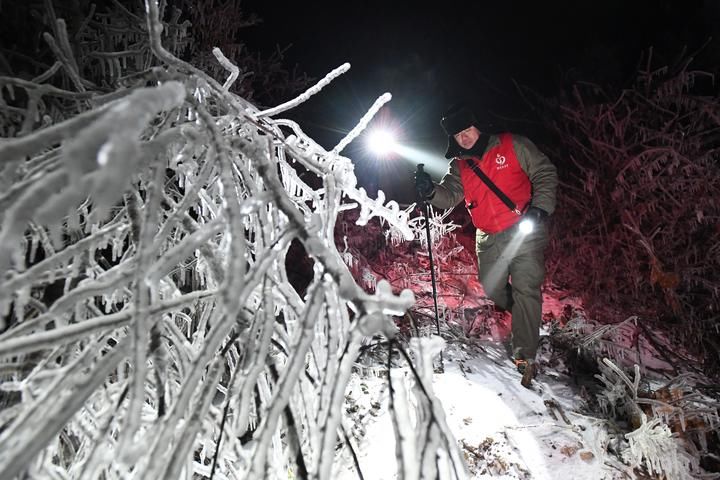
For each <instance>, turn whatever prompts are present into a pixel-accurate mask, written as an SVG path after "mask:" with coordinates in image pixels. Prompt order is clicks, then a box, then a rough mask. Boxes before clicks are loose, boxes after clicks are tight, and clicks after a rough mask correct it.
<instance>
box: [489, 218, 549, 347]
mask: <svg viewBox="0 0 720 480" xmlns="http://www.w3.org/2000/svg"><path fill="white" fill-rule="evenodd" d="M475 241H476V244H475V246H476V250H477V257H478V273H479V278H480V283H482V286H483V288H484V289H485V294H486V295H487V296H488V298H490V300H492V301H493V302H494V303H495V305H496V306H497V307H498V308H500V309H503V310H509V311H511V312H512V349H513V353H514V355H515V358H521V359H526V360H535V355H536V354H537V348H538V342H539V340H540V323H541V321H542V293H541V287H542V284H543V281H544V279H545V255H544V251H545V247H546V246H547V243H548V234H547V226H546V225H544V224H541V225H536V227H535V230H534V231H533V232H532V233H530V234H528V235H523V234H521V233H520V232H519V231H518V228H517V224H516V225H514V226H513V227H510V228H508V229H507V230H505V231H503V232H500V233H495V234H487V233H484V232H482V231H480V230H478V232H477V235H476V237H475Z"/></svg>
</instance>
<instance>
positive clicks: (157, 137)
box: [0, 0, 457, 480]
mask: <svg viewBox="0 0 720 480" xmlns="http://www.w3.org/2000/svg"><path fill="white" fill-rule="evenodd" d="M145 5H146V8H147V18H146V19H145V21H146V30H147V32H146V33H147V35H148V38H147V39H145V41H146V42H147V44H146V45H145V46H144V47H142V46H140V47H138V46H136V45H134V44H133V42H132V41H127V38H124V37H122V35H120V34H118V33H117V32H115V33H113V35H114V36H115V37H119V38H114V37H113V39H112V40H113V42H114V43H113V45H115V44H117V45H121V51H120V52H115V53H116V55H113V52H109V51H101V52H94V53H96V54H97V55H95V56H94V57H93V58H98V59H100V62H101V63H100V64H101V65H106V64H107V66H108V68H110V66H112V69H113V75H115V76H116V77H117V78H122V79H124V81H127V82H137V83H135V84H134V86H133V87H131V88H126V89H123V90H118V91H117V92H111V93H106V92H98V91H97V90H96V87H95V86H94V84H93V83H92V82H89V81H87V80H85V79H84V78H82V77H81V76H80V75H82V72H83V71H84V70H83V68H80V65H83V63H82V58H81V57H79V56H78V57H77V58H75V57H74V56H73V55H80V54H81V53H82V52H78V51H73V50H71V49H69V48H68V38H67V35H68V32H67V31H66V30H65V23H64V22H62V21H61V20H53V22H55V23H54V25H55V27H56V28H57V29H58V30H57V31H55V34H54V36H53V37H52V39H51V38H48V40H49V41H50V43H51V45H53V47H54V48H53V50H54V51H55V52H56V54H57V55H58V59H57V61H58V62H57V64H56V66H53V67H51V69H50V70H48V71H47V72H46V73H45V74H42V75H41V76H40V77H39V78H36V82H42V81H45V80H46V79H48V78H49V76H50V75H51V74H52V72H55V71H57V70H59V69H63V71H65V72H67V73H68V75H69V76H70V82H69V84H70V85H71V87H68V88H73V87H72V86H74V88H75V89H76V90H78V91H77V92H74V94H75V95H71V96H70V97H67V98H72V99H74V100H76V99H90V100H92V99H95V100H97V98H99V97H97V95H98V94H100V95H102V98H103V100H104V101H107V102H108V103H105V104H103V105H100V106H93V104H91V102H88V104H87V108H90V110H87V111H85V112H83V113H78V112H77V111H74V110H73V111H71V114H70V115H69V118H65V119H60V121H58V122H57V123H55V124H53V125H45V124H38V123H34V122H25V127H26V128H25V129H24V130H23V131H22V132H23V133H22V136H19V137H16V138H4V139H2V140H0V168H2V169H3V175H5V174H7V175H8V176H7V178H12V179H13V182H11V183H12V185H11V188H10V193H11V194H10V195H7V196H2V197H0V202H3V203H2V204H3V205H7V209H3V212H0V221H1V222H2V224H1V225H0V375H2V378H1V379H2V381H3V390H2V391H0V409H3V411H2V413H3V415H2V417H0V418H2V421H3V423H2V425H0V430H1V431H2V433H0V477H2V478H13V477H15V476H22V475H26V474H27V475H36V476H58V477H63V478H81V477H85V478H89V477H93V478H95V477H103V478H108V479H119V478H123V479H126V478H178V477H183V478H184V477H188V478H189V477H192V476H210V475H213V474H214V475H215V476H216V478H241V477H242V478H248V477H249V478H268V477H271V478H287V477H288V475H289V474H290V472H296V473H298V475H305V474H306V475H307V476H308V477H310V478H316V479H318V480H327V479H329V478H331V475H332V467H333V464H334V463H335V460H336V452H335V444H336V440H337V435H338V432H342V431H343V423H342V420H343V417H344V416H345V415H346V412H345V410H344V409H343V405H342V403H343V401H344V398H345V388H346V386H347V384H348V382H349V379H350V375H351V372H352V367H353V365H354V364H355V363H356V360H357V358H358V355H359V352H360V347H361V345H362V343H363V341H364V340H365V339H366V338H367V337H369V336H374V335H383V336H385V337H386V338H393V337H394V336H395V335H396V333H397V328H396V326H395V324H394V322H393V317H394V316H397V315H402V314H404V312H405V311H406V310H407V309H408V308H409V307H410V306H411V305H412V304H413V303H414V301H415V298H414V296H413V294H412V292H411V291H409V290H404V291H401V292H399V293H397V292H393V290H392V288H391V287H390V285H389V284H388V283H387V282H384V281H381V282H378V283H377V286H376V290H375V292H374V293H367V292H365V291H364V290H363V288H362V287H361V286H360V285H358V284H357V283H356V281H355V280H354V278H353V276H352V274H351V272H350V271H349V270H348V268H347V266H346V263H345V262H344V260H343V257H342V255H341V254H340V252H339V251H338V249H337V246H336V245H335V243H334V231H335V222H336V217H337V215H338V213H339V212H340V211H342V210H345V209H350V208H358V209H359V210H360V219H359V222H367V221H368V220H369V219H371V218H372V217H379V218H380V219H382V222H383V223H384V224H386V225H388V226H389V227H391V228H393V229H395V231H396V232H401V234H402V235H403V236H404V237H405V238H407V239H410V238H412V236H413V231H412V228H411V227H410V226H409V225H408V217H409V211H408V210H400V208H399V206H398V205H397V203H395V202H387V203H386V202H385V198H384V195H383V194H382V193H380V194H379V195H378V198H370V197H368V195H367V193H366V192H365V191H364V190H363V189H361V188H358V187H357V178H356V177H355V173H354V168H353V164H352V162H351V160H350V159H349V158H346V157H342V156H341V155H340V154H339V153H340V152H341V151H342V150H343V148H344V147H345V146H346V145H347V144H348V143H349V142H350V141H352V140H353V139H354V138H355V137H356V136H357V135H358V134H359V133H360V132H361V131H362V130H363V129H364V128H365V127H366V126H367V124H368V122H369V120H370V119H371V118H372V116H373V115H374V114H375V113H376V112H377V110H378V109H379V108H380V107H381V106H382V105H383V104H384V103H385V102H386V101H388V100H389V98H390V96H389V94H386V95H384V96H382V97H381V98H380V99H378V101H377V102H375V104H374V105H373V106H372V107H371V108H370V110H369V111H368V113H367V114H366V115H365V116H363V117H362V118H361V119H359V122H358V125H357V126H356V127H355V128H354V129H352V131H351V132H350V134H349V135H348V136H347V137H346V138H345V139H343V141H342V142H340V144H338V146H337V147H336V148H335V149H333V150H332V151H329V152H328V151H326V150H324V149H323V148H322V147H320V146H319V145H318V144H317V143H316V142H315V141H313V140H312V139H311V138H309V137H308V136H307V135H306V134H305V133H304V132H303V131H302V129H301V128H300V126H299V125H297V124H296V123H294V122H292V121H290V120H286V119H277V118H274V117H275V116H277V115H279V114H280V113H282V112H283V111H285V110H287V109H289V108H292V107H294V106H296V105H298V104H300V103H302V102H303V101H305V100H306V99H307V98H309V97H310V96H311V95H314V94H316V93H318V92H319V91H320V90H321V89H322V88H323V87H324V86H326V85H327V84H329V83H330V82H331V81H332V80H333V79H334V78H336V77H337V76H338V75H340V74H342V73H344V72H345V71H347V70H348V68H349V65H348V64H345V65H343V66H341V67H340V68H338V69H336V70H334V71H332V72H331V73H330V74H328V75H327V76H326V77H325V78H324V79H323V80H321V81H320V82H319V83H318V84H317V85H315V86H314V87H312V88H310V89H309V90H307V91H306V92H305V93H304V94H302V95H301V96H300V97H298V98H296V99H295V100H293V101H291V102H287V103H285V104H282V105H279V106H277V107H275V108H272V109H269V110H265V111H263V112H258V109H257V108H255V107H254V106H253V105H252V104H250V103H249V102H247V101H246V100H244V99H243V98H241V97H239V96H237V95H235V94H233V93H231V92H230V91H229V88H230V86H231V84H232V82H233V81H234V80H235V79H236V78H237V76H238V73H239V70H238V68H237V67H236V66H235V65H233V64H232V63H231V62H230V61H229V60H228V59H227V58H226V57H225V56H224V55H223V54H222V52H220V51H219V50H216V51H214V53H215V55H216V58H217V59H218V61H219V62H220V63H221V64H222V65H223V66H224V67H225V68H227V69H228V70H229V71H230V78H229V79H228V80H227V81H226V82H225V84H224V85H223V86H221V85H219V84H218V83H217V82H216V81H215V80H213V79H212V78H211V77H210V76H208V75H207V74H205V73H204V72H202V71H200V70H199V69H197V68H196V67H194V66H192V65H190V64H188V63H186V62H183V61H181V60H180V59H178V58H177V57H176V56H175V55H173V54H172V53H171V52H170V49H167V48H165V47H164V46H163V42H168V41H169V42H172V41H177V38H175V37H172V36H171V35H169V29H166V27H168V26H173V25H175V26H176V25H177V15H175V16H172V15H171V19H170V20H169V21H165V18H166V15H163V13H162V12H161V9H160V8H159V7H160V6H159V5H158V4H157V2H156V1H155V0H146V1H145ZM127 13H128V18H132V15H133V14H132V13H131V12H127ZM88 21H89V20H86V22H84V24H83V25H87V24H88ZM91 25H93V23H91ZM81 28H85V26H81ZM141 31H142V30H141V29H140V28H138V27H136V28H135V29H134V30H132V33H131V34H128V35H134V36H137V35H139V33H138V32H141ZM172 31H173V32H175V33H173V35H176V34H177V30H172ZM113 35H111V37H112V36H113ZM133 40H134V41H139V40H138V38H134V39H133ZM148 45H149V48H148ZM105 48H106V49H107V46H106V47H105ZM143 48H145V51H146V52H149V51H151V52H153V54H154V55H155V60H154V62H155V66H152V67H151V68H149V69H148V66H147V65H146V66H144V70H143V71H142V72H124V71H122V68H123V65H124V62H120V59H124V58H125V57H127V56H128V55H132V54H133V52H136V53H137V54H138V55H140V53H138V52H141V51H142V50H143ZM86 54H87V52H86ZM138 63H142V62H138ZM103 68H105V67H103ZM121 74H122V75H121ZM66 80H67V79H66ZM149 80H152V83H151V85H153V86H151V87H148V86H146V85H148V83H147V82H148V81H149ZM0 83H1V84H2V85H12V86H15V87H21V88H25V89H26V91H28V92H30V94H31V96H32V95H44V94H48V95H53V94H59V93H61V92H57V91H54V90H50V89H45V90H42V89H43V87H44V86H45V84H41V83H32V84H26V83H24V84H18V83H17V81H16V80H14V79H13V80H8V79H0ZM48 88H49V87H48ZM83 90H85V92H83ZM86 95H87V96H86ZM38 98H39V97H38ZM98 103H99V101H98ZM83 105H84V104H83ZM32 108H33V106H32V105H28V107H27V110H28V111H30V110H32ZM24 118H25V117H21V122H22V121H23V120H24ZM287 129H290V130H291V131H292V134H291V135H289V136H288V137H287V138H286V137H285V136H284V134H285V131H286V130H287ZM308 177H312V178H308ZM4 178H5V177H4ZM348 199H349V200H350V202H348V201H347V200H348ZM298 242H299V243H300V244H301V245H302V250H303V255H307V257H309V260H310V261H311V262H312V265H313V267H312V269H311V270H312V271H311V272H308V273H307V275H306V276H307V278H305V279H304V280H305V281H307V283H306V284H305V285H298V281H297V279H296V278H294V277H293V276H292V275H290V274H289V273H292V272H289V271H288V269H290V268H292V267H293V266H294V263H298V262H297V261H298V260H299V259H297V258H295V257H293V255H295V254H294V253H292V254H291V253H290V252H291V251H293V252H294V251H295V250H293V249H292V248H291V246H293V245H294V244H295V243H298ZM305 292H307V293H305ZM423 356H432V352H430V353H427V354H423ZM423 368H424V369H425V370H427V366H425V367H422V368H421V370H422V369H423ZM427 381H428V379H427V376H426V377H425V378H424V380H423V379H422V378H420V377H418V379H417V382H418V383H417V384H418V385H421V387H419V388H420V389H421V392H422V398H423V402H425V403H424V404H425V405H426V406H427V408H429V409H430V412H431V414H430V415H431V416H432V418H433V419H434V420H433V422H434V423H433V425H434V427H433V428H434V430H432V432H433V437H432V438H431V439H429V440H428V441H427V442H425V441H423V442H421V443H420V444H421V445H423V449H424V450H423V452H424V453H423V456H422V458H424V459H429V458H431V457H432V458H435V457H436V454H437V453H438V452H441V453H442V454H443V455H441V456H443V458H447V459H448V460H447V461H448V462H450V463H452V464H453V465H454V464H455V463H456V461H457V455H456V454H457V452H454V450H455V447H454V445H452V444H451V442H449V441H448V438H449V437H447V434H448V432H447V428H446V426H445V425H444V423H443V420H442V415H441V412H440V411H439V410H438V408H439V407H438V405H439V404H438V403H437V401H436V400H433V396H432V392H431V391H430V390H429V389H428V388H426V386H425V383H424V382H427ZM5 391H10V392H12V395H9V396H5V395H4V393H5ZM398 392H399V397H398V399H397V402H396V406H397V408H398V410H397V412H399V413H400V414H401V417H399V418H404V420H402V421H401V423H400V424H398V425H399V426H401V427H402V429H403V430H402V431H403V432H405V434H406V435H409V434H410V433H412V432H411V429H410V428H409V427H408V422H407V420H408V418H410V415H411V411H410V410H408V409H407V406H405V405H404V403H406V402H409V401H410V400H409V398H410V397H411V396H417V392H414V391H411V390H410V389H409V388H404V386H398ZM3 402H5V403H3ZM403 412H404V413H403ZM405 414H407V415H405ZM402 415H405V417H402ZM407 438H410V437H407ZM408 451H410V450H408ZM453 452H454V453H453ZM416 457H417V455H410V456H409V457H408V458H416ZM428 461H429V460H428ZM421 468H425V467H421V466H418V467H417V468H415V470H413V471H420V470H421ZM409 470H412V469H408V471H409Z"/></svg>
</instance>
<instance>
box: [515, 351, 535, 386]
mask: <svg viewBox="0 0 720 480" xmlns="http://www.w3.org/2000/svg"><path fill="white" fill-rule="evenodd" d="M515 367H517V371H518V372H520V373H521V374H522V379H521V380H520V385H522V386H523V387H525V388H530V384H531V383H532V379H533V378H535V375H537V365H536V364H535V362H533V361H532V360H530V361H528V360H523V359H521V358H516V359H515Z"/></svg>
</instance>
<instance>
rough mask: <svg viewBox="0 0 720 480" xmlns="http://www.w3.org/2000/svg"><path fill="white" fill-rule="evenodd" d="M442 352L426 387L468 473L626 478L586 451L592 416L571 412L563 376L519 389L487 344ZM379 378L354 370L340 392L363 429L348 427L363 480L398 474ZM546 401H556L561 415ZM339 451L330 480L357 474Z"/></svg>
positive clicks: (544, 377) (500, 354)
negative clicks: (439, 367)
mask: <svg viewBox="0 0 720 480" xmlns="http://www.w3.org/2000/svg"><path fill="white" fill-rule="evenodd" d="M444 353H445V371H444V373H436V374H435V375H434V377H433V389H434V393H435V394H436V395H437V397H438V398H439V399H440V401H441V402H442V404H443V407H444V409H445V412H446V415H447V422H448V424H449V426H450V428H451V430H452V432H453V434H454V435H455V438H456V440H457V442H458V445H460V446H461V448H462V450H463V453H464V455H465V458H466V461H467V465H468V468H469V470H470V477H469V478H473V479H480V478H502V479H538V480H540V479H550V478H554V479H564V478H572V479H579V480H583V479H588V480H589V479H594V480H595V479H615V478H627V477H625V476H624V475H623V474H622V473H621V472H620V471H618V470H617V469H615V468H613V467H610V466H608V465H605V464H603V463H602V461H601V460H599V459H598V458H599V456H600V455H602V453H601V452H595V453H593V442H594V437H596V433H597V432H596V429H595V428H594V427H593V425H592V421H593V419H590V418H589V417H583V416H581V415H577V414H573V413H572V411H573V410H579V409H580V408H581V406H582V399H581V398H580V396H579V395H578V393H577V392H575V391H574V390H573V389H572V388H570V387H569V386H568V383H567V381H568V380H567V379H565V378H553V377H554V376H555V374H554V372H547V373H541V374H540V375H539V376H538V378H537V382H535V385H534V388H533V390H528V389H525V388H523V387H522V386H521V385H520V374H519V373H517V372H516V371H515V370H514V367H513V365H512V362H511V361H510V360H509V359H507V358H506V357H505V354H504V349H503V348H502V346H501V345H499V344H497V343H494V342H483V343H482V344H477V345H460V344H455V345H449V346H447V348H446V350H445V352H444ZM385 384H386V381H385V379H383V378H382V376H369V377H364V376H362V375H359V374H356V375H354V376H353V379H352V381H351V382H350V385H349V386H348V390H347V392H346V408H350V407H352V408H355V409H357V410H356V414H357V416H358V417H362V418H363V421H362V422H360V423H361V424H362V426H363V427H362V428H361V429H358V428H357V426H356V427H355V428H354V430H353V432H354V433H355V435H356V436H359V437H360V438H358V441H359V448H358V461H359V464H360V468H361V470H362V475H363V477H364V478H365V479H377V480H383V479H393V478H397V477H396V476H395V471H396V460H395V439H394V435H393V430H392V423H391V421H390V418H389V415H388V410H387V408H388V393H387V389H386V388H385ZM546 402H548V404H552V402H556V403H557V404H559V405H560V407H561V408H562V411H563V413H562V414H560V413H559V412H558V410H556V409H551V408H549V407H548V406H547V405H546ZM563 414H565V415H566V417H567V419H568V420H569V421H570V422H571V424H570V425H568V424H566V423H565V421H564V420H563V418H562V415H563ZM553 415H554V416H555V418H553ZM342 455H343V456H344V457H345V458H344V460H345V461H344V467H345V470H344V471H342V472H338V477H337V478H339V479H357V478H359V476H358V473H357V471H356V469H355V468H354V466H352V460H351V457H350V456H349V453H348V452H347V451H346V450H345V451H343V452H342ZM600 458H602V457H600Z"/></svg>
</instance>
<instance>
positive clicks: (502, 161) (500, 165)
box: [495, 153, 510, 170]
mask: <svg viewBox="0 0 720 480" xmlns="http://www.w3.org/2000/svg"><path fill="white" fill-rule="evenodd" d="M505 162H506V159H505V155H500V154H499V153H498V154H497V156H496V157H495V163H497V169H498V170H502V169H503V168H507V167H509V166H510V165H508V164H507V163H505Z"/></svg>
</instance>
